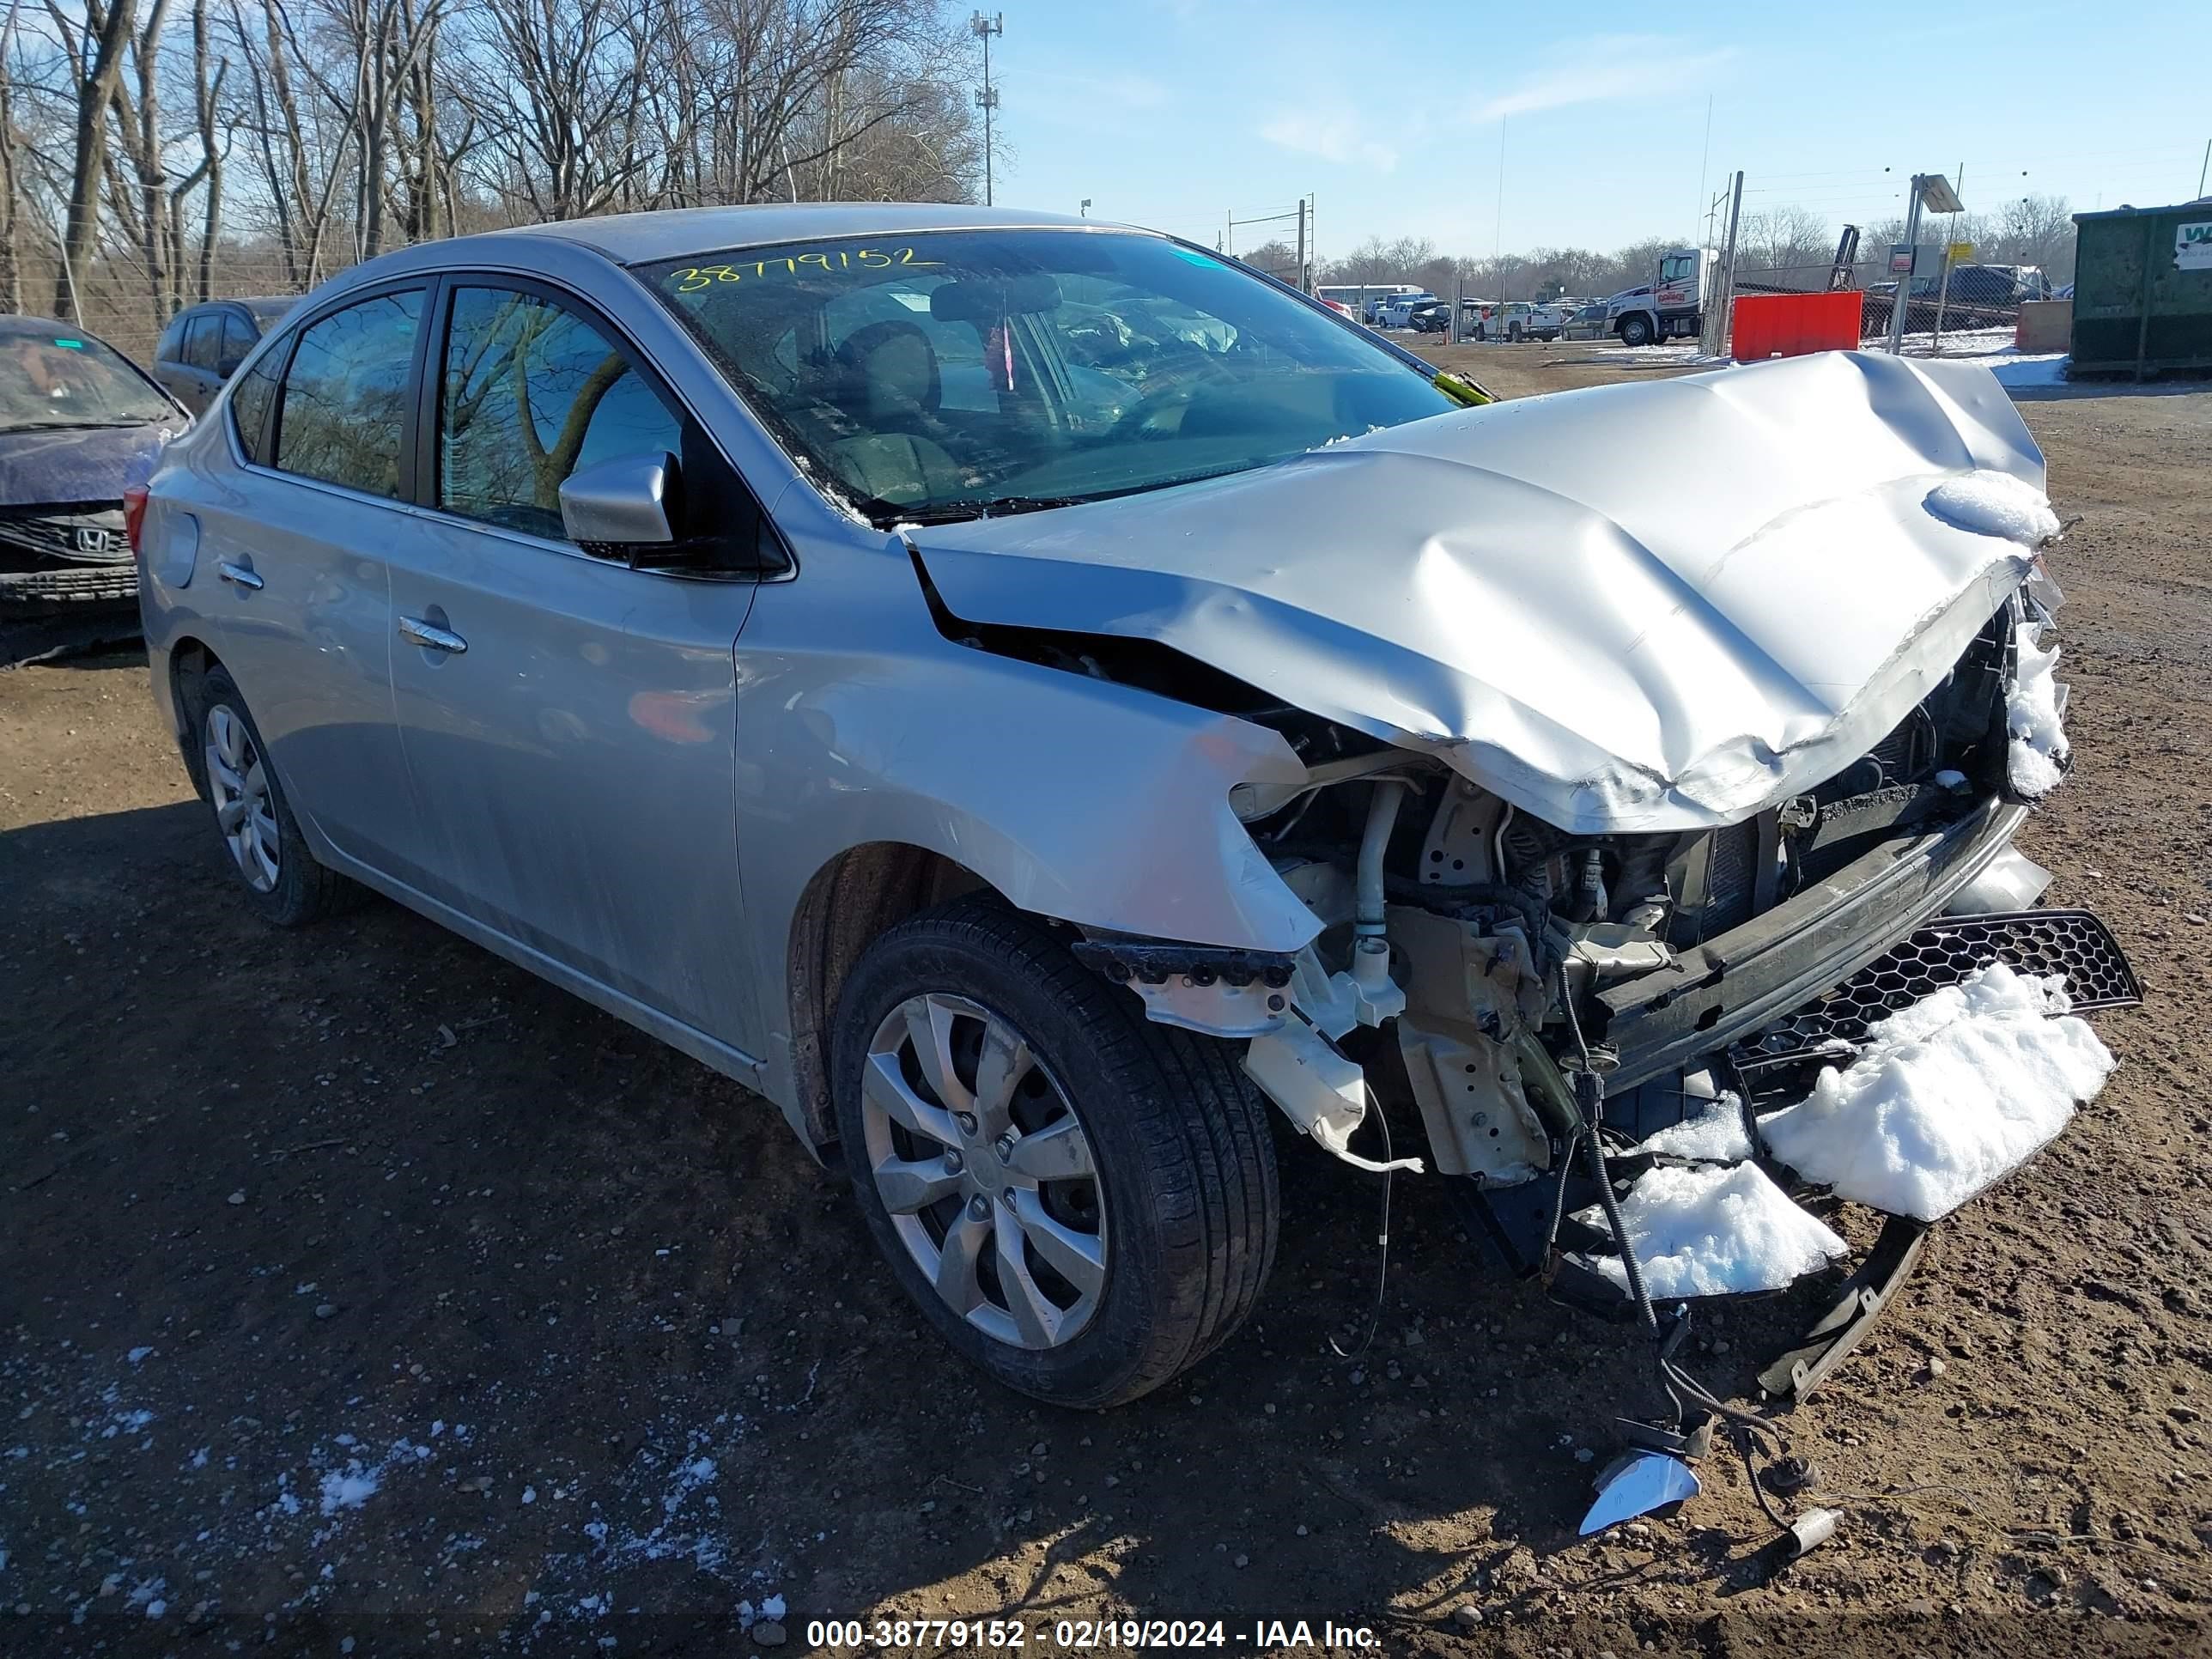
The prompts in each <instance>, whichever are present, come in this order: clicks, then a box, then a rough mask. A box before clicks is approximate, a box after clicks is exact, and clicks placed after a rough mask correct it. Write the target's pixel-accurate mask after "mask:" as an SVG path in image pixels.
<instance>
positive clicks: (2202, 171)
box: [2100, 138, 2212, 199]
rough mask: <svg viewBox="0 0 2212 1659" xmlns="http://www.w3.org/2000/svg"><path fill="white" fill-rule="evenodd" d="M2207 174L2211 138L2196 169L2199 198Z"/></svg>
mask: <svg viewBox="0 0 2212 1659" xmlns="http://www.w3.org/2000/svg"><path fill="white" fill-rule="evenodd" d="M2206 173H2212V138H2207V139H2206V140H2205V141H2204V164H2203V166H2202V167H2198V168H2197V194H2198V195H2199V196H2202V195H2203V194H2204V175H2205V174H2206ZM2100 199H2101V198H2100Z"/></svg>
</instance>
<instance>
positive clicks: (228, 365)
mask: <svg viewBox="0 0 2212 1659" xmlns="http://www.w3.org/2000/svg"><path fill="white" fill-rule="evenodd" d="M259 338H260V335H258V334H257V333H256V332H254V329H253V325H252V324H251V323H249V322H247V321H246V319H245V318H243V317H241V316H240V315H239V314H238V313H236V312H234V311H226V312H224V313H222V350H221V351H220V352H219V353H218V354H217V355H216V363H215V367H216V373H217V374H226V375H228V374H236V373H237V372H238V366H239V365H240V363H242V362H245V361H246V353H248V352H249V351H251V350H252V349H253V343H254V342H255V341H256V340H258V339H259Z"/></svg>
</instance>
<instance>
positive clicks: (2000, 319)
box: [1735, 259, 2021, 349]
mask: <svg viewBox="0 0 2212 1659" xmlns="http://www.w3.org/2000/svg"><path fill="white" fill-rule="evenodd" d="M1990 269H1991V268H1990V267H1980V266H1962V267H1961V268H1960V270H1959V271H1958V272H1956V273H1953V272H1949V271H1946V272H1944V273H1943V275H1942V277H1940V278H1923V279H1919V280H1916V281H1915V282H1914V283H1912V286H1911V289H1908V290H1907V292H1906V295H1905V347H1906V349H1934V347H1935V346H1936V344H1937V343H1939V342H1940V341H1942V339H1945V338H1948V337H1952V336H1954V335H1963V334H1977V333H1985V332H1988V331H1991V330H1996V329H2002V330H2004V331H2006V332H2008V333H2009V332H2010V331H2012V329H2013V328H2014V326H2015V325H2016V324H2017V323H2018V322H2019V321H2020V307H2021V301H2020V298H2019V296H2018V295H2014V294H2011V293H2005V294H2002V295H2000V294H1999V293H1997V292H1996V289H1994V288H1993V287H1992V286H1991V284H1990V282H1989V280H1988V279H1987V278H1986V277H1985V276H1983V275H1981V274H1979V273H1981V272H1983V271H1986V270H1990ZM1833 274H1834V267H1833V265H1832V264H1829V263H1825V262H1824V263H1822V264H1817V265H1815V264H1802V265H1783V266H1779V267H1772V266H1768V267H1758V266H1752V265H1747V264H1742V263H1741V261H1739V262H1738V264H1737V265H1736V271H1735V294H1736V297H1737V298H1738V299H1748V298H1750V297H1752V296H1753V295H1760V294H1817V293H1820V291H1821V290H1823V289H1827V288H1829V287H1830V286H1832V285H1834V286H1840V287H1844V288H1850V289H1857V290H1858V291H1859V292H1860V293H1862V294H1863V295H1866V304H1865V307H1864V309H1863V311H1862V312H1861V313H1860V319H1859V335H1860V337H1861V339H1862V340H1863V341H1866V342H1868V343H1874V344H1884V343H1887V341H1888V339H1889V331H1890V323H1891V319H1892V314H1893V312H1894V311H1895V309H1896V306H1897V295H1898V290H1899V284H1900V283H1901V281H1902V279H1900V278H1898V277H1894V276H1891V275H1890V274H1889V272H1888V270H1887V265H1886V264H1885V262H1884V261H1882V260H1881V259H1861V260H1859V261H1857V263H1856V264H1853V265H1851V266H1850V268H1849V271H1848V275H1847V276H1846V278H1845V280H1844V282H1842V283H1839V284H1832V282H1831V278H1832V276H1833Z"/></svg>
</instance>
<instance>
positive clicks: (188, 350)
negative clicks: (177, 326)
mask: <svg viewBox="0 0 2212 1659" xmlns="http://www.w3.org/2000/svg"><path fill="white" fill-rule="evenodd" d="M221 353H222V319H221V318H220V317H218V316H216V314H215V313H212V312H206V311H203V312H198V313H195V314H194V315H193V317H192V318H191V321H190V323H189V324H188V325H186V326H185V362H187V363H189V364H190V365H191V367H192V368H204V369H206V370H207V371H208V372H209V373H210V374H213V373H214V372H215V362H216V357H217V356H220V355H221Z"/></svg>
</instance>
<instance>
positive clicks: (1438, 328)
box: [1406, 300, 1452, 334]
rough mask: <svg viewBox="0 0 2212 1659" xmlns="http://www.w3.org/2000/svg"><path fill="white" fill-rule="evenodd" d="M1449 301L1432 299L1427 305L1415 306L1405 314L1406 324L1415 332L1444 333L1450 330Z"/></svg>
mask: <svg viewBox="0 0 2212 1659" xmlns="http://www.w3.org/2000/svg"><path fill="white" fill-rule="evenodd" d="M1451 313H1452V308H1451V301H1449V300H1432V301H1430V302H1429V303H1428V304H1427V305H1425V306H1415V307H1413V310H1412V312H1411V313H1408V314H1407V319H1406V322H1407V326H1408V327H1410V328H1411V329H1412V330H1413V332H1414V333H1416V334H1445V333H1449V331H1450V330H1451Z"/></svg>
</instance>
